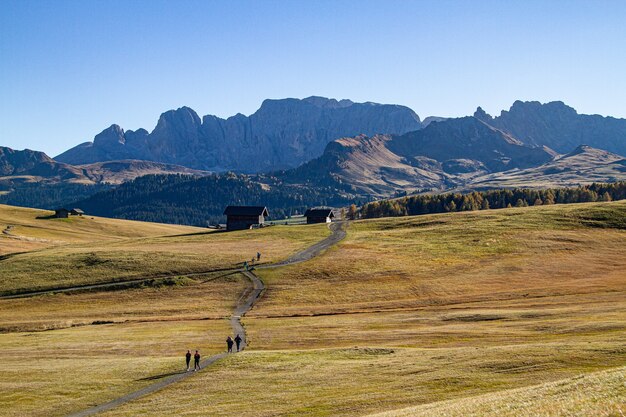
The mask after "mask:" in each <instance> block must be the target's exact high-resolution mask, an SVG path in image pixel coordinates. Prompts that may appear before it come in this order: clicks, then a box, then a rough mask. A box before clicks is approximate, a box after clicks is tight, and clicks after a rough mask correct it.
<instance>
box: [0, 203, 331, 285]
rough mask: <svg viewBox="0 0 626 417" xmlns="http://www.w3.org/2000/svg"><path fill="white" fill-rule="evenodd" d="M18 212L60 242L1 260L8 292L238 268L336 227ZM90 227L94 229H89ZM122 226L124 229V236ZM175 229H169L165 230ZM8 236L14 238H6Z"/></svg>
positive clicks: (37, 232)
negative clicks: (216, 226) (225, 228)
mask: <svg viewBox="0 0 626 417" xmlns="http://www.w3.org/2000/svg"><path fill="white" fill-rule="evenodd" d="M4 207H8V206H4ZM10 210H13V209H4V211H5V212H8V211H10ZM15 210H17V211H18V212H19V213H20V215H21V216H22V217H26V218H29V219H31V220H30V221H31V222H33V223H35V225H34V226H30V225H29V226H28V228H29V230H28V236H29V237H30V238H33V239H34V238H35V237H34V236H45V239H47V240H48V242H56V244H55V245H53V246H51V247H46V248H39V250H35V251H30V252H27V253H17V254H13V255H11V256H8V257H5V259H0V266H1V267H0V292H5V293H11V292H20V291H26V290H39V289H47V288H56V287H66V286H72V285H85V284H93V283H101V282H113V281H123V280H128V279H133V278H140V277H148V278H149V277H153V276H159V275H163V274H166V275H168V274H188V273H197V272H204V271H210V270H213V269H222V268H232V267H234V266H235V264H236V263H238V262H241V261H243V260H244V259H247V258H248V257H250V258H252V256H253V255H255V254H256V252H257V251H261V253H262V254H263V259H262V260H263V261H264V262H273V261H277V260H281V259H284V258H286V257H287V256H289V255H290V254H292V253H294V252H296V251H298V250H299V249H302V248H304V247H306V246H308V245H311V244H313V243H315V242H317V241H318V240H321V239H322V238H323V237H325V236H327V235H328V233H329V231H328V229H327V228H326V227H325V226H324V225H318V226H314V227H306V226H291V227H285V226H283V227H278V226H277V227H270V228H264V229H259V230H250V231H241V232H233V233H213V232H206V231H205V229H198V228H189V227H180V228H179V226H169V225H160V224H152V223H143V222H132V221H120V220H111V219H98V218H94V219H91V218H90V217H82V218H76V217H73V218H71V219H54V220H36V219H34V217H35V215H36V214H37V213H39V212H40V211H37V210H28V209H21V208H16V209H15ZM23 210H25V211H23ZM1 212H2V210H0V213H1ZM29 216H30V217H29ZM37 221H41V222H43V224H44V226H42V227H39V223H37ZM57 221H58V223H54V224H55V225H56V224H60V225H61V226H62V227H60V226H59V227H60V229H57V228H56V226H55V228H52V229H51V228H50V227H48V224H49V222H57ZM91 222H97V223H98V222H101V223H102V224H101V227H102V229H103V231H98V232H97V233H96V234H93V233H92V232H94V230H96V229H97V228H95V226H94V227H93V228H92V226H93V225H91ZM118 222H119V224H118ZM88 223H89V224H88ZM153 225H154V226H153ZM108 227H110V229H108ZM151 227H154V228H153V229H151ZM83 228H86V229H88V231H89V233H88V232H83ZM120 230H122V231H123V232H124V233H125V234H118V233H121V232H120ZM168 230H169V232H170V235H168V236H163V233H164V232H165V231H168ZM171 232H178V233H177V234H171ZM183 232H185V233H183ZM11 233H12V234H13V235H15V236H24V235H25V234H24V233H25V231H24V230H22V229H21V228H20V227H19V226H15V227H14V228H13V229H12V230H11ZM73 233H76V234H77V235H78V236H82V237H81V238H84V239H85V241H84V242H83V243H81V242H78V241H74V242H73V243H71V244H61V243H59V242H66V240H64V239H66V238H65V236H66V234H70V235H71V234H73ZM90 233H91V234H90ZM94 233H95V232H94ZM149 233H151V234H149ZM129 234H130V235H131V236H130V237H129ZM36 238H39V237H36ZM76 239H78V238H76ZM4 240H6V241H13V240H15V239H13V238H10V237H5V238H4ZM4 240H3V241H2V243H4ZM85 242H88V243H85ZM16 251H17V252H19V251H18V250H16Z"/></svg>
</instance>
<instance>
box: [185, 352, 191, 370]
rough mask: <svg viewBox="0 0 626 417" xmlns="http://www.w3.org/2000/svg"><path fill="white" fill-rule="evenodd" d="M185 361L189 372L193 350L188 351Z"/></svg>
mask: <svg viewBox="0 0 626 417" xmlns="http://www.w3.org/2000/svg"><path fill="white" fill-rule="evenodd" d="M185 361H186V362H187V372H189V362H191V352H190V351H187V354H186V355H185Z"/></svg>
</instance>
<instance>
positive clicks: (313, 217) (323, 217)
mask: <svg viewBox="0 0 626 417" xmlns="http://www.w3.org/2000/svg"><path fill="white" fill-rule="evenodd" d="M304 217H306V223H307V224H314V223H330V222H332V221H333V219H334V218H335V213H333V210H332V209H326V208H319V209H308V210H307V211H306V213H304Z"/></svg>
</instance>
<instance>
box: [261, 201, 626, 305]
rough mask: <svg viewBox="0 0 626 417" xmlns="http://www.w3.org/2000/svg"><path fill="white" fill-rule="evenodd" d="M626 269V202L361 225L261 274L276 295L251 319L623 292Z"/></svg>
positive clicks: (269, 292)
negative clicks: (312, 255) (306, 258)
mask: <svg viewBox="0 0 626 417" xmlns="http://www.w3.org/2000/svg"><path fill="white" fill-rule="evenodd" d="M620 222H621V223H620ZM612 225H616V226H619V227H621V228H611V226H612ZM599 226H605V227H599ZM624 271H626V203H624V202H617V203H605V204H591V205H568V206H551V207H550V206H546V207H530V208H527V209H507V210H494V211H484V212H474V213H455V214H451V215H450V214H448V215H446V214H444V215H432V216H418V217H409V218H398V219H381V220H371V221H362V222H356V223H354V224H353V225H352V226H351V227H350V229H349V236H348V239H346V240H345V241H344V242H342V243H340V244H339V246H338V247H337V248H334V249H332V250H330V251H329V252H328V253H327V254H326V255H325V256H323V257H321V258H318V259H316V260H314V261H311V262H307V263H306V264H302V265H294V266H291V267H288V268H281V269H277V270H268V271H266V270H264V271H261V274H262V277H263V279H264V280H265V281H266V282H267V283H268V290H267V292H266V294H265V296H264V298H263V299H262V300H261V301H260V303H259V304H258V306H257V308H256V309H255V310H254V311H253V312H251V315H270V316H289V315H293V314H302V313H304V314H333V313H340V312H363V311H379V310H394V309H406V308H419V307H426V306H440V305H452V304H459V303H468V302H479V301H489V300H492V301H506V300H512V299H521V298H528V299H533V298H539V297H546V296H547V297H552V296H561V295H568V294H580V293H596V292H608V291H624V289H625V288H626V274H625V273H624Z"/></svg>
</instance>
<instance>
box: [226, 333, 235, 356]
mask: <svg viewBox="0 0 626 417" xmlns="http://www.w3.org/2000/svg"><path fill="white" fill-rule="evenodd" d="M233 343H235V342H233V339H232V338H231V337H230V336H228V337H227V338H226V345H227V346H228V353H233Z"/></svg>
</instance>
